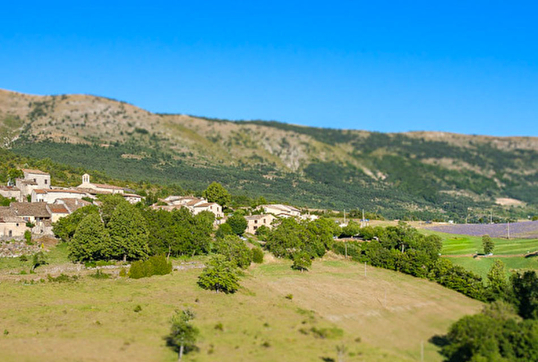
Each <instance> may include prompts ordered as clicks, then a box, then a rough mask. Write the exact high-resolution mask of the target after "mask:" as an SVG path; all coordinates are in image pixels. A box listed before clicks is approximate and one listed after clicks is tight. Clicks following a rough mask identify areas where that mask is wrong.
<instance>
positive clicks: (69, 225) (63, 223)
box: [52, 205, 99, 242]
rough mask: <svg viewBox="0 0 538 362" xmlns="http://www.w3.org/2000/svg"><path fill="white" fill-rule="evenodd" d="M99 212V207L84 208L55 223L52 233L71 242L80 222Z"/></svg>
mask: <svg viewBox="0 0 538 362" xmlns="http://www.w3.org/2000/svg"><path fill="white" fill-rule="evenodd" d="M98 212H99V209H98V208H97V206H94V205H89V206H85V207H82V208H80V209H78V210H76V211H75V212H73V213H72V214H71V215H69V216H66V217H63V218H61V219H60V220H58V221H57V222H55V223H54V224H53V225H52V232H53V233H54V235H56V237H58V238H60V239H61V240H62V241H64V242H68V241H69V240H71V238H72V237H73V235H75V231H76V230H77V227H78V225H79V224H80V222H81V221H82V220H83V219H84V218H85V217H86V216H88V215H90V214H97V213H98Z"/></svg>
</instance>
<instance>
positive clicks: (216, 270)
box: [198, 255, 239, 294]
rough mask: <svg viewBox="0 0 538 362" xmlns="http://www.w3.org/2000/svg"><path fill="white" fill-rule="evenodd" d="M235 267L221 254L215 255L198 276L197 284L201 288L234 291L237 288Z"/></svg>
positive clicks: (225, 291)
mask: <svg viewBox="0 0 538 362" xmlns="http://www.w3.org/2000/svg"><path fill="white" fill-rule="evenodd" d="M238 280H239V278H238V276H237V271H236V267H235V265H234V264H232V263H231V262H229V261H227V260H226V258H225V257H224V256H223V255H216V256H214V257H213V258H211V260H210V261H209V263H207V266H206V267H205V269H204V270H203V271H202V273H201V274H200V276H199V277H198V285H199V286H200V287H201V288H203V289H208V290H214V291H216V292H217V293H218V292H224V293H226V294H228V293H235V292H236V291H237V289H239V282H238Z"/></svg>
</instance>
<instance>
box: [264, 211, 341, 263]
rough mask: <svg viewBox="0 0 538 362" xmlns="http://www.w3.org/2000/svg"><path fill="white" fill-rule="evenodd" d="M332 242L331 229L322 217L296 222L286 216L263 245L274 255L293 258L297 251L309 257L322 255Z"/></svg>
mask: <svg viewBox="0 0 538 362" xmlns="http://www.w3.org/2000/svg"><path fill="white" fill-rule="evenodd" d="M332 243H333V237H332V232H331V229H330V227H328V224H327V223H326V222H325V221H322V219H320V220H316V221H312V222H298V221H297V220H295V219H294V218H287V219H283V220H282V221H281V222H280V224H279V225H277V226H276V227H274V229H273V230H272V232H271V234H270V235H269V237H268V238H267V243H266V244H265V247H266V248H267V249H268V250H269V251H270V252H272V253H273V254H274V255H275V256H276V257H279V258H282V257H285V258H290V259H293V255H294V254H295V253H296V252H299V251H302V252H305V253H307V254H308V255H309V256H310V257H322V256H323V255H324V254H325V251H326V250H327V249H328V248H329V247H330V246H332Z"/></svg>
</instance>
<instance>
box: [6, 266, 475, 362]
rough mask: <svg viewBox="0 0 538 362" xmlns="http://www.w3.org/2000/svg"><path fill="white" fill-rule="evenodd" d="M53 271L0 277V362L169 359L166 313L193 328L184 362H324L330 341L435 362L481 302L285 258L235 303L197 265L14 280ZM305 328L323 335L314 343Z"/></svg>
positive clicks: (332, 353)
mask: <svg viewBox="0 0 538 362" xmlns="http://www.w3.org/2000/svg"><path fill="white" fill-rule="evenodd" d="M0 263H4V260H0ZM59 266H61V265H52V266H49V267H45V268H43V270H42V271H39V269H38V274H37V275H31V276H12V275H9V274H8V271H7V270H5V269H4V270H3V272H2V275H0V278H1V279H3V280H2V281H1V284H2V288H1V292H0V328H1V329H2V330H7V331H8V332H9V334H7V335H4V336H2V338H0V351H2V360H3V361H74V360H76V361H174V360H175V359H176V356H175V353H174V352H173V351H171V350H170V349H168V348H167V347H166V346H165V342H164V340H163V337H164V336H165V335H166V334H167V333H168V328H169V323H168V320H169V318H170V316H171V315H172V314H173V312H174V310H176V309H184V308H187V307H188V308H191V309H192V310H194V311H195V312H196V314H197V318H196V319H195V324H196V325H197V326H198V327H199V328H200V330H201V337H200V340H199V343H198V344H197V345H198V347H199V349H200V350H199V351H198V352H194V353H192V354H189V355H188V356H187V358H186V360H187V361H277V360H283V361H320V358H334V359H335V360H336V358H337V356H336V346H337V345H339V344H342V343H343V344H345V345H346V346H347V349H348V357H347V358H346V360H349V361H353V360H362V361H386V360H391V361H416V360H418V359H419V356H420V343H421V341H424V342H425V358H426V360H427V361H439V360H440V356H439V355H438V353H437V351H436V347H434V346H433V345H431V344H428V343H427V340H428V339H429V338H430V337H432V336H433V335H436V334H442V333H445V332H446V330H447V328H448V326H449V325H450V324H451V323H452V322H454V321H455V320H457V319H458V318H460V317H461V316H463V315H465V314H471V313H474V312H476V311H477V310H478V309H479V308H480V305H481V304H480V303H479V302H476V301H474V300H471V299H468V298H466V297H464V296H462V295H460V294H458V293H455V292H453V291H450V290H448V289H445V288H442V287H440V286H438V285H436V284H434V283H431V282H428V281H426V280H421V279H416V278H413V277H410V276H406V275H403V274H399V273H396V272H391V271H387V270H382V269H375V268H370V267H368V269H367V276H366V277H365V276H364V266H362V265H359V264H356V263H353V262H347V261H320V262H315V263H314V265H313V268H312V271H311V272H308V273H300V272H294V271H292V270H291V269H290V268H289V266H290V265H289V264H288V263H287V262H274V263H269V264H263V265H260V266H255V267H252V268H251V269H250V270H249V271H247V273H246V276H245V278H244V279H243V281H242V285H243V289H242V290H241V291H240V292H239V293H236V294H235V295H222V294H215V293H213V292H208V291H203V290H201V289H200V288H198V287H197V285H196V280H197V276H198V274H199V272H200V269H197V268H191V269H187V270H182V271H177V272H174V273H173V274H172V275H168V276H162V277H152V278H149V279H140V280H129V279H121V278H117V279H107V280H94V279H92V278H89V277H88V276H83V277H82V278H81V279H79V281H77V282H73V283H65V284H59V283H51V282H45V283H37V284H28V283H27V282H26V283H25V282H21V281H17V279H26V280H28V278H39V277H43V276H44V275H40V274H43V273H47V272H51V271H52V270H55V269H56V270H57V269H58V267H59ZM82 273H84V272H82ZM385 291H386V301H385ZM290 293H291V294H293V299H292V300H290V299H287V298H285V296H286V295H287V294H290ZM137 305H140V306H141V307H142V311H140V312H138V313H136V312H134V309H135V307H136V306H137ZM217 323H222V326H223V330H222V331H221V330H218V329H216V328H215V326H216V325H217ZM312 328H315V329H317V330H323V329H326V330H328V331H331V332H332V334H334V337H332V338H318V337H316V336H315V335H316V334H315V333H314V332H313V331H312ZM357 338H360V339H361V341H360V342H358V341H357Z"/></svg>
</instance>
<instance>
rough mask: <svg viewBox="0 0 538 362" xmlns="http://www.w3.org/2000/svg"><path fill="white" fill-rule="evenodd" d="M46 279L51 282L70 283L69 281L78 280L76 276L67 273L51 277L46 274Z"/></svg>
mask: <svg viewBox="0 0 538 362" xmlns="http://www.w3.org/2000/svg"><path fill="white" fill-rule="evenodd" d="M47 280H48V281H49V282H52V283H70V282H76V281H77V280H78V276H76V275H73V276H72V277H70V276H69V275H66V274H64V273H62V274H60V275H58V276H57V277H52V276H50V274H49V275H47Z"/></svg>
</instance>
